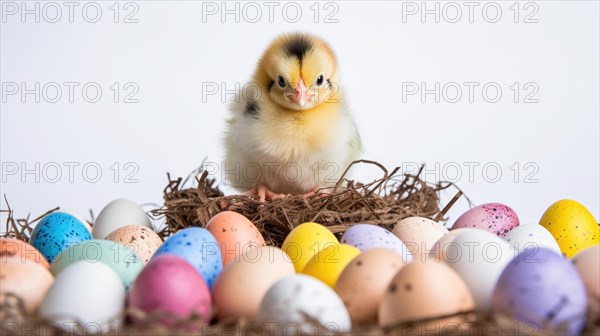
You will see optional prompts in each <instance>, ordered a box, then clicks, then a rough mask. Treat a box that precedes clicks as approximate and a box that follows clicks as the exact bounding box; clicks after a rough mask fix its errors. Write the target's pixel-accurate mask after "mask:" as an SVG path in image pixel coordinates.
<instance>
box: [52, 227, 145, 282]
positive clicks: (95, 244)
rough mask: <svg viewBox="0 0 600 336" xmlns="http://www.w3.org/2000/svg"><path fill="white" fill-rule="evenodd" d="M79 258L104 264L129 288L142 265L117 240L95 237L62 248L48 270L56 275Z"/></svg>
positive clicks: (136, 257)
mask: <svg viewBox="0 0 600 336" xmlns="http://www.w3.org/2000/svg"><path fill="white" fill-rule="evenodd" d="M80 260H85V261H88V262H92V263H94V262H100V263H103V264H106V265H107V266H109V267H110V268H111V269H112V270H113V271H114V272H115V273H116V274H117V275H118V276H119V277H120V278H121V281H123V285H124V286H125V289H129V286H131V284H132V283H133V281H134V280H135V278H137V276H138V274H139V273H140V272H141V270H142V268H143V267H144V264H143V263H142V261H141V260H140V258H138V256H137V255H136V254H135V252H134V251H132V250H130V249H128V248H126V247H125V246H123V245H121V244H119V243H117V242H113V241H110V240H100V239H95V240H88V241H85V242H81V243H79V244H76V245H71V246H69V247H68V248H66V249H65V250H63V251H62V252H61V253H60V254H59V255H58V256H56V258H55V259H54V261H53V262H52V265H51V266H50V271H51V272H52V274H54V275H55V276H56V274H58V273H60V271H62V270H63V269H65V268H67V267H69V265H71V264H74V263H76V262H78V261H80ZM82 285H83V284H82Z"/></svg>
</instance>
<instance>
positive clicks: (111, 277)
mask: <svg viewBox="0 0 600 336" xmlns="http://www.w3.org/2000/svg"><path fill="white" fill-rule="evenodd" d="M124 305H125V287H124V286H123V282H122V281H121V279H120V278H119V276H118V275H117V274H116V273H115V272H114V271H113V270H112V269H111V268H110V267H109V266H107V265H106V264H104V263H101V262H89V261H85V260H81V261H78V262H76V263H73V264H72V265H70V266H69V267H67V268H65V269H64V270H63V271H62V272H60V274H57V275H56V278H55V279H54V283H53V284H52V286H51V287H50V288H49V289H48V292H47V293H46V296H45V297H44V299H43V301H42V303H41V304H40V307H39V309H38V315H39V317H41V318H43V319H44V320H46V321H49V322H51V323H53V324H54V325H56V326H57V327H59V328H62V329H65V330H67V331H70V332H72V330H73V328H84V329H85V330H89V329H87V328H94V329H93V330H98V329H99V331H108V328H109V327H111V326H113V325H115V324H119V323H120V320H121V312H122V310H123V306H124Z"/></svg>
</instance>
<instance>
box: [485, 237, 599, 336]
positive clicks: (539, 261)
mask: <svg viewBox="0 0 600 336" xmlns="http://www.w3.org/2000/svg"><path fill="white" fill-rule="evenodd" d="M586 307H587V296H586V291H585V287H584V284H583V282H582V281H581V278H580V277H579V275H578V273H577V270H576V269H575V266H573V265H572V264H571V263H570V262H569V261H568V260H567V259H565V258H564V257H563V256H562V255H560V254H557V253H556V252H554V251H551V250H549V249H546V248H540V249H526V250H525V251H523V252H522V253H520V254H519V255H517V256H516V257H515V258H514V259H513V261H512V262H511V263H510V264H509V265H508V266H507V267H506V269H505V270H504V272H502V275H501V276H500V279H499V280H498V284H497V285H496V289H495V290H494V294H493V299H492V310H493V313H494V314H498V315H504V316H510V317H512V318H515V319H516V320H518V321H521V322H523V323H528V324H529V323H531V324H534V325H536V326H537V328H542V327H549V328H553V329H557V331H561V330H562V333H565V334H569V335H577V334H579V332H581V330H582V329H583V327H584V324H585V317H586Z"/></svg>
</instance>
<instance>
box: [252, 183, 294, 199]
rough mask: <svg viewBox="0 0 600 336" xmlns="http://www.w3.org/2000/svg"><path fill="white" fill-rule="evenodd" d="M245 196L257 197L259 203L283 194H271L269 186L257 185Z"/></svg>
mask: <svg viewBox="0 0 600 336" xmlns="http://www.w3.org/2000/svg"><path fill="white" fill-rule="evenodd" d="M247 194H248V195H253V196H258V200H259V201H261V202H264V201H265V200H274V199H277V198H281V197H284V196H285V195H284V194H278V193H276V192H273V191H272V190H271V189H269V186H267V185H266V184H264V183H257V184H256V185H254V187H253V188H252V189H250V191H249V192H248V193H247Z"/></svg>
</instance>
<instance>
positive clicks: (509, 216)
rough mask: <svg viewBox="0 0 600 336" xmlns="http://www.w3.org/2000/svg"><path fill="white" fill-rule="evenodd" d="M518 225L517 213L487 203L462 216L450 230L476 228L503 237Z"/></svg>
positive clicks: (502, 205) (500, 205) (508, 208)
mask: <svg viewBox="0 0 600 336" xmlns="http://www.w3.org/2000/svg"><path fill="white" fill-rule="evenodd" d="M518 225H519V217H518V216H517V213H516V212H515V211H514V210H513V209H511V208H510V207H509V206H508V205H504V204H501V203H487V204H482V205H479V206H476V207H474V208H472V209H470V210H468V211H467V212H465V213H464V214H462V215H461V216H460V217H458V219H457V220H456V222H454V225H453V226H452V229H457V228H477V229H482V230H486V231H488V232H491V233H493V234H495V235H497V236H498V237H504V235H505V234H507V233H508V231H510V230H512V229H513V228H514V227H516V226H518Z"/></svg>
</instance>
